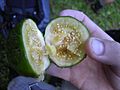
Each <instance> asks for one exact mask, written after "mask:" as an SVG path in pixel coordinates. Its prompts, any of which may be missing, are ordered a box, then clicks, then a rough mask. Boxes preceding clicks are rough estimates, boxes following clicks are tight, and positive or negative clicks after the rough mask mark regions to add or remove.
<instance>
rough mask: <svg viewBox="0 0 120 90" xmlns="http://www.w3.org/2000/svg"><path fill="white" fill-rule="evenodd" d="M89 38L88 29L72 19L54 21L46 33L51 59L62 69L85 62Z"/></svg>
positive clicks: (47, 47) (61, 18) (62, 18)
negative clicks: (85, 48) (86, 45)
mask: <svg viewBox="0 0 120 90" xmlns="http://www.w3.org/2000/svg"><path fill="white" fill-rule="evenodd" d="M88 38H89V32H88V30H87V28H86V27H85V26H84V25H83V24H82V23H81V22H80V21H78V20H76V19H74V18H72V17H59V18H56V19H54V20H52V21H51V22H50V23H49V24H48V26H47V28H46V31H45V42H46V49H47V52H48V54H49V57H50V58H51V60H52V61H53V62H54V63H55V64H57V65H58V66H60V67H68V66H72V65H75V64H77V63H79V62H80V61H82V60H83V58H84V57H85V55H86V53H85V50H84V45H85V42H86V40H87V39H88Z"/></svg>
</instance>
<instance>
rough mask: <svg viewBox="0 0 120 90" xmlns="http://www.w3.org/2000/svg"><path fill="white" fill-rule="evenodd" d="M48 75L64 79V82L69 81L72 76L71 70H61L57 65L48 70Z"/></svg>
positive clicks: (52, 65)
mask: <svg viewBox="0 0 120 90" xmlns="http://www.w3.org/2000/svg"><path fill="white" fill-rule="evenodd" d="M47 73H48V74H50V75H52V76H56V77H59V78H62V79H64V80H67V81H68V80H69V77H70V76H69V75H70V69H69V68H59V67H57V66H56V65H55V64H51V65H50V67H49V68H48V70H47Z"/></svg>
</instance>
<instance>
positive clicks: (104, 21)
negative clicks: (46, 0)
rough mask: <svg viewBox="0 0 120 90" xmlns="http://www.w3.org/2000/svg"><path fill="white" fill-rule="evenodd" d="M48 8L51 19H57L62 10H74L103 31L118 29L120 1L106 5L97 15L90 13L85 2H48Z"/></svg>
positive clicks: (60, 0)
mask: <svg viewBox="0 0 120 90" xmlns="http://www.w3.org/2000/svg"><path fill="white" fill-rule="evenodd" d="M93 1H96V0H93ZM50 6H51V17H52V18H55V17H58V15H59V13H60V11H62V10H64V9H75V10H80V11H82V12H84V13H85V14H87V15H88V16H89V17H90V18H91V19H92V20H93V21H94V22H95V23H96V24H98V25H99V26H100V27H101V28H102V29H103V30H109V29H116V28H120V0H115V2H113V3H112V4H108V5H106V6H105V7H103V8H102V9H101V10H100V11H99V12H98V14H96V13H94V12H93V11H92V9H91V7H90V3H87V2H86V0H50Z"/></svg>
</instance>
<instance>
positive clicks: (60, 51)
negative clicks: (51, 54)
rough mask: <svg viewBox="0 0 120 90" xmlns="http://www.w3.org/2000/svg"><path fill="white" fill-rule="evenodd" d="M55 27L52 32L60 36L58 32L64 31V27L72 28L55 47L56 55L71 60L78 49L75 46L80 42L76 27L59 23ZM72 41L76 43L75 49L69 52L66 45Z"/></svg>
mask: <svg viewBox="0 0 120 90" xmlns="http://www.w3.org/2000/svg"><path fill="white" fill-rule="evenodd" d="M56 26H57V27H56V28H55V29H54V30H53V33H54V34H58V35H59V37H60V36H61V35H60V34H62V33H64V34H65V31H64V28H68V29H69V28H70V29H71V28H72V29H73V31H71V32H70V33H68V34H67V35H66V36H65V37H64V39H63V40H62V44H60V45H58V46H57V47H56V49H57V54H56V55H57V57H60V58H61V57H62V58H65V59H66V60H72V59H73V58H74V57H75V56H76V54H77V53H78V52H79V49H78V48H77V47H79V45H80V44H81V43H82V42H81V41H80V38H81V35H80V33H79V32H78V31H76V27H72V26H70V25H60V24H57V25H56ZM71 42H74V44H75V45H77V47H76V49H75V50H74V52H71V51H69V50H68V49H67V47H68V46H70V43H71ZM78 56H80V54H78Z"/></svg>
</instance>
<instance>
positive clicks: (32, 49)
mask: <svg viewBox="0 0 120 90" xmlns="http://www.w3.org/2000/svg"><path fill="white" fill-rule="evenodd" d="M18 27H20V28H17V30H14V31H13V33H11V34H13V35H15V34H14V33H16V37H15V38H16V40H17V43H16V41H14V40H13V35H10V37H9V39H12V40H8V42H9V44H11V42H10V41H12V44H13V45H15V46H16V47H17V49H19V51H16V50H15V47H12V46H11V45H10V46H11V48H10V47H9V51H8V52H9V53H8V56H10V53H11V54H13V53H14V54H15V55H16V56H17V57H15V56H13V57H12V59H15V60H14V61H13V60H12V59H11V61H10V62H11V63H12V65H13V66H14V68H15V67H16V71H17V72H19V73H20V74H24V75H28V76H36V77H37V76H40V75H44V74H43V73H44V72H45V70H46V68H47V67H48V66H49V59H48V56H46V55H45V53H46V52H45V42H44V38H43V35H42V33H41V32H40V31H39V29H38V28H37V26H36V24H35V23H34V21H32V20H31V19H26V20H24V21H23V22H22V25H21V26H18ZM18 52H19V53H18ZM11 56H12V55H11Z"/></svg>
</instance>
